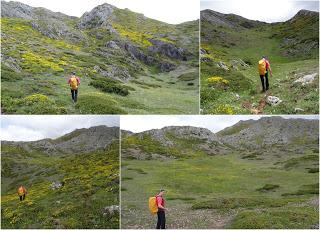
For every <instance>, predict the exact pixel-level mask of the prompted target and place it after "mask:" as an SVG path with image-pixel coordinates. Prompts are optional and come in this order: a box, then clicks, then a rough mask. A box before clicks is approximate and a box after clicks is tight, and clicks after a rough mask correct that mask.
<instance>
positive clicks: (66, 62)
mask: <svg viewBox="0 0 320 230" xmlns="http://www.w3.org/2000/svg"><path fill="white" fill-rule="evenodd" d="M1 6H2V7H1V25H2V30H1V35H2V48H1V49H2V59H1V61H2V69H1V71H2V76H3V77H2V81H3V82H5V84H4V87H3V88H4V89H3V90H2V94H3V95H4V99H2V101H3V103H2V104H3V105H2V107H3V108H2V109H3V110H4V112H6V113H17V112H18V113H33V114H34V113H36V114H38V113H50V114H53V113H93V112H94V113H103V114H106V113H108V114H110V113H111V114H114V113H116V114H119V113H127V112H126V110H128V109H132V104H133V103H135V104H136V105H138V103H137V102H136V101H137V100H136V97H137V95H135V96H133V97H134V98H130V99H128V97H126V96H128V95H129V94H131V93H132V94H134V93H135V91H139V92H140V91H141V92H143V93H146V91H148V90H147V89H150V91H152V92H153V93H154V91H155V89H156V88H167V87H170V86H171V87H172V88H173V89H172V90H182V89H183V90H186V92H189V91H190V92H193V91H196V82H197V81H196V78H197V76H198V72H197V67H198V31H199V28H198V21H191V22H185V23H181V24H179V25H171V24H167V23H164V22H160V21H157V20H153V19H150V18H147V17H145V16H144V15H142V14H139V13H135V12H132V11H130V10H128V9H118V8H116V7H114V6H112V5H109V4H107V3H105V4H102V5H99V6H97V7H95V8H94V9H92V10H91V11H90V12H86V13H85V14H83V15H82V16H81V17H80V18H77V17H71V16H68V15H65V14H62V13H57V12H52V11H50V10H48V9H45V8H38V7H31V6H28V5H25V4H23V3H20V2H12V1H10V2H6V1H1ZM71 72H76V74H77V75H79V76H80V77H81V79H82V87H81V88H82V92H83V94H84V95H83V97H82V98H83V99H81V102H80V101H79V102H80V103H79V104H78V105H77V107H76V108H70V107H68V106H67V105H68V102H69V101H68V100H61V99H59V98H58V97H59V96H58V93H57V92H60V91H61V90H63V88H66V87H64V85H65V84H66V80H67V79H66V78H67V77H68V75H69V74H70V73H71ZM185 74H187V75H188V76H186V77H184V75H185ZM163 75H164V76H167V75H168V76H169V77H168V79H167V78H166V77H164V76H163ZM179 77H180V78H179ZM144 78H146V79H144ZM155 78H157V79H155ZM158 78H159V79H158ZM163 78H164V79H163ZM22 79H23V80H24V85H27V84H29V83H30V84H32V83H31V82H30V81H31V80H33V84H36V86H37V87H33V88H32V90H30V89H27V88H26V89H25V88H24V87H21V88H22V89H21V90H20V94H19V95H17V94H16V93H12V91H14V90H13V89H11V87H10V85H11V84H13V82H15V84H20V83H21V81H22ZM29 80H30V81H29ZM41 82H42V83H41ZM168 82H171V83H168ZM176 83H177V85H175V84H176ZM188 83H189V85H188ZM174 87H175V88H174ZM181 88H182V89H181ZM163 90H165V89H163ZM168 91H170V89H168ZM10 92H11V93H10ZM61 93H63V91H62V92H60V93H59V94H61ZM38 94H41V95H44V96H46V97H48V98H49V100H48V103H50V104H51V106H50V108H51V111H50V112H47V111H48V109H49V108H46V107H45V106H44V105H43V107H45V108H42V109H40V110H39V106H38V107H37V108H38V109H37V108H33V109H32V110H31V111H28V109H27V108H25V109H24V108H23V106H22V108H21V106H20V108H19V106H18V104H19V103H18V101H19V102H20V104H22V105H25V102H24V101H23V100H22V99H23V98H26V97H27V96H34V97H36V102H34V104H37V103H39V102H38V101H39V100H40V99H39V95H38ZM119 96H120V97H121V98H122V100H121V99H120V100H119V99H118V98H117V97H119ZM93 98H95V99H97V100H95V99H93ZM79 99H80V98H79ZM88 100H89V101H90V102H87V101H88ZM102 100H104V101H107V103H102V102H100V103H101V104H104V106H100V104H99V103H98V102H95V103H96V104H99V105H97V106H94V108H92V107H93V105H92V104H93V103H91V101H102ZM115 101H116V102H115ZM48 103H47V104H48ZM106 104H109V106H107V105H106ZM111 105H114V106H111ZM110 106H111V107H112V108H110ZM34 107H36V106H34ZM106 107H107V108H106ZM119 107H120V108H119ZM121 107H127V108H125V109H123V108H121ZM135 107H138V108H140V109H146V110H148V108H145V107H146V106H144V105H142V104H141V105H139V106H135ZM172 109H175V108H172ZM29 110H30V109H29Z"/></svg>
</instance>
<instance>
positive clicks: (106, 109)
mask: <svg viewBox="0 0 320 230" xmlns="http://www.w3.org/2000/svg"><path fill="white" fill-rule="evenodd" d="M76 109H78V110H79V111H80V113H83V114H126V111H124V110H123V109H121V108H120V107H119V106H118V103H117V102H116V101H115V100H113V99H111V98H109V97H108V96H107V95H104V94H100V93H96V94H83V95H81V97H79V99H78V102H77V104H76Z"/></svg>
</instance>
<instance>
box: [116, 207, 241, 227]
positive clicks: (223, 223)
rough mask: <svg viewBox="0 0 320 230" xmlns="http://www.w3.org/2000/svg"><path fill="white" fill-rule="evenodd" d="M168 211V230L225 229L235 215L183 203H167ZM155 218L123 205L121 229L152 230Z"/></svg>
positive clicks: (145, 212)
mask: <svg viewBox="0 0 320 230" xmlns="http://www.w3.org/2000/svg"><path fill="white" fill-rule="evenodd" d="M168 207H169V211H168V212H167V213H166V222H167V223H166V227H167V228H168V229H186V228H189V229H190V228H194V229H199V228H202V229H221V228H226V227H227V226H228V224H229V223H230V221H231V220H232V219H233V218H234V216H235V214H230V213H225V214H221V213H218V212H217V211H216V210H210V209H202V210H201V209H199V210H193V209H191V204H186V203H184V202H183V201H168ZM156 222H157V216H156V215H155V216H152V215H151V214H150V213H149V210H147V208H146V209H145V211H143V212H141V210H138V209H130V208H127V207H126V206H125V205H123V211H122V226H121V227H122V228H154V227H155V225H156Z"/></svg>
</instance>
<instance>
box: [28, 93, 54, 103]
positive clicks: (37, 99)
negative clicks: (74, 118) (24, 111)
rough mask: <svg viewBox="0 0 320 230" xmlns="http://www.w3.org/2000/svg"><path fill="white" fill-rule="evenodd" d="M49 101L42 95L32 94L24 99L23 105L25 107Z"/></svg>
mask: <svg viewBox="0 0 320 230" xmlns="http://www.w3.org/2000/svg"><path fill="white" fill-rule="evenodd" d="M48 101H49V98H48V97H47V96H46V95H43V94H32V95H30V96H27V97H25V98H24V103H25V104H26V105H32V104H34V103H46V102H48Z"/></svg>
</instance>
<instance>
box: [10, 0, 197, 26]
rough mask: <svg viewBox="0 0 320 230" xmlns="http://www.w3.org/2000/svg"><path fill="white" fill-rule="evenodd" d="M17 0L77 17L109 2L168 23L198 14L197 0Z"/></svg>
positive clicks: (188, 19)
mask: <svg viewBox="0 0 320 230" xmlns="http://www.w3.org/2000/svg"><path fill="white" fill-rule="evenodd" d="M6 1H8V0H6ZM19 2H22V3H25V4H27V5H30V6H34V7H45V8H47V9H49V10H52V11H55V12H62V13H64V14H67V15H70V16H77V17H80V16H82V15H83V14H84V13H85V12H87V11H90V10H92V9H93V8H94V7H96V6H98V5H101V4H103V3H109V4H111V5H114V6H116V7H118V8H121V9H124V8H128V9H130V10H131V11H134V12H138V13H142V14H144V15H145V16H147V17H149V18H153V19H157V20H160V21H163V22H167V23H170V24H178V23H182V22H186V21H191V20H196V19H199V15H200V4H199V0H19Z"/></svg>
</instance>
